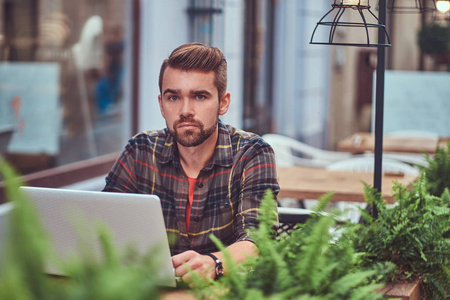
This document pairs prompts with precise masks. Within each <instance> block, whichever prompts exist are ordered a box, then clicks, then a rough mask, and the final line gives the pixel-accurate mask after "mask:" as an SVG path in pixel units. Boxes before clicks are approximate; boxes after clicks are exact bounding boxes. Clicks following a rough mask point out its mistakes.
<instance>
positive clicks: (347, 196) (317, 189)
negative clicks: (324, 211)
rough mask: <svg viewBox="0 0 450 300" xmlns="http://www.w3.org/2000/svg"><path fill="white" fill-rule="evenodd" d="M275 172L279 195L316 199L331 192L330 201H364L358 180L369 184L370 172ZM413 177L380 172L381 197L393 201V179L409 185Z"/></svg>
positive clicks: (298, 170)
mask: <svg viewBox="0 0 450 300" xmlns="http://www.w3.org/2000/svg"><path fill="white" fill-rule="evenodd" d="M277 172H278V183H279V184H280V193H279V195H278V197H279V198H296V199H318V198H320V197H321V196H323V195H324V194H326V193H328V192H331V191H334V195H333V197H332V198H331V201H351V202H365V199H364V196H363V188H364V185H363V184H362V182H361V181H364V182H366V183H368V184H370V185H372V184H373V173H372V172H354V171H333V170H327V169H325V168H308V167H289V168H277ZM416 179H417V176H416V175H404V174H389V173H386V174H383V178H382V195H383V197H384V199H385V200H386V201H387V202H389V203H394V199H393V196H392V187H393V182H394V181H398V182H400V183H401V184H403V185H405V186H410V185H411V184H412V182H413V181H415V180H416Z"/></svg>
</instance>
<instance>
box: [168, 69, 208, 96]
mask: <svg viewBox="0 0 450 300" xmlns="http://www.w3.org/2000/svg"><path fill="white" fill-rule="evenodd" d="M214 80H215V76H214V72H213V71H209V72H204V71H198V70H182V69H175V68H170V67H167V69H166V70H165V71H164V74H163V80H162V86H163V90H166V89H171V90H179V91H181V90H185V89H189V90H215V89H216V86H215V83H214Z"/></svg>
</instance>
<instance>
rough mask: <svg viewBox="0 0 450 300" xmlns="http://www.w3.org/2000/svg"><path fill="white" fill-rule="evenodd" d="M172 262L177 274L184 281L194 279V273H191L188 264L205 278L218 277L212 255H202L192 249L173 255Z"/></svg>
mask: <svg viewBox="0 0 450 300" xmlns="http://www.w3.org/2000/svg"><path fill="white" fill-rule="evenodd" d="M172 264H173V267H174V268H175V276H179V277H180V278H181V279H182V280H183V281H184V282H190V281H191V280H192V275H191V274H189V271H188V268H187V267H186V266H188V267H189V268H191V269H192V270H193V271H194V272H196V273H198V274H200V276H202V277H204V278H208V277H209V278H212V279H214V278H215V277H216V262H215V261H214V260H213V259H212V258H211V257H210V256H208V255H201V254H199V253H198V252H195V251H192V250H188V251H185V252H183V253H180V254H177V255H174V256H172Z"/></svg>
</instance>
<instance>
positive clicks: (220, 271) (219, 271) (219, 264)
mask: <svg viewBox="0 0 450 300" xmlns="http://www.w3.org/2000/svg"><path fill="white" fill-rule="evenodd" d="M205 255H208V256H209V257H211V258H212V259H214V261H215V262H216V278H214V280H218V279H219V278H220V277H222V276H223V264H222V262H221V261H220V260H219V259H218V258H217V257H216V256H215V255H214V254H211V253H206V254H205Z"/></svg>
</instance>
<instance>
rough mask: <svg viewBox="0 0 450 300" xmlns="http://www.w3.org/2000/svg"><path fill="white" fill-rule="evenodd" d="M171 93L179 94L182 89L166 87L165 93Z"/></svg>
mask: <svg viewBox="0 0 450 300" xmlns="http://www.w3.org/2000/svg"><path fill="white" fill-rule="evenodd" d="M167 93H170V94H179V93H180V90H173V89H165V90H164V92H163V95H165V94H167Z"/></svg>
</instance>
